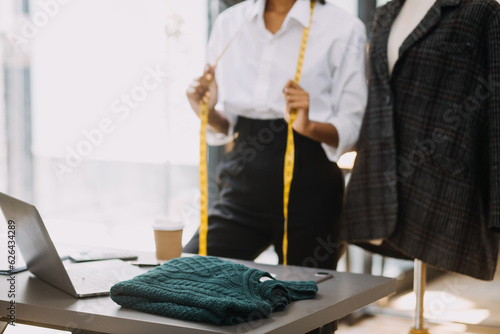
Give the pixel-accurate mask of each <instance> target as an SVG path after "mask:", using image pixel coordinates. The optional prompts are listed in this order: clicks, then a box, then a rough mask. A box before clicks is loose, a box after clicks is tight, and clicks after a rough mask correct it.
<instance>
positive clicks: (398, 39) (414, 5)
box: [387, 0, 436, 75]
mask: <svg viewBox="0 0 500 334" xmlns="http://www.w3.org/2000/svg"><path fill="white" fill-rule="evenodd" d="M435 2H436V0H406V2H405V4H404V6H403V8H402V9H401V11H400V12H399V14H398V16H397V17H396V20H394V23H393V24H392V28H391V33H390V35H389V41H388V43H387V60H388V62H389V64H388V65H389V75H391V74H392V69H393V68H394V65H395V64H396V61H397V60H398V58H399V48H400V47H401V45H402V44H403V42H404V41H405V40H406V38H407V37H408V35H410V34H411V33H412V31H413V30H415V28H416V27H417V26H418V24H419V23H420V21H422V19H423V18H424V17H425V15H426V14H427V12H428V11H429V9H431V7H432V6H433V5H434V3H435Z"/></svg>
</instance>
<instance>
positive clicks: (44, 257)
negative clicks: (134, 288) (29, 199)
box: [0, 193, 144, 298]
mask: <svg viewBox="0 0 500 334" xmlns="http://www.w3.org/2000/svg"><path fill="white" fill-rule="evenodd" d="M0 208H1V209H2V212H3V215H4V217H5V220H6V221H7V223H8V224H9V226H14V228H12V229H11V230H13V231H14V233H15V242H16V245H17V247H18V249H19V251H20V253H21V255H22V257H23V259H24V261H25V262H26V266H27V267H28V270H29V271H30V272H31V273H33V274H34V275H35V276H36V277H37V278H39V279H41V280H42V281H44V282H46V283H48V284H50V285H53V286H55V287H56V288H58V289H60V290H62V291H64V292H66V293H68V294H70V295H72V296H74V297H77V298H81V297H92V296H104V295H108V294H109V290H110V288H111V287H112V286H113V285H114V284H116V283H118V282H120V281H124V280H128V279H131V278H133V277H135V276H137V275H140V274H142V273H144V270H142V269H140V268H138V267H136V266H133V265H131V264H130V263H127V262H124V261H121V260H105V261H97V262H85V263H67V264H64V263H63V261H62V260H61V258H60V257H59V254H58V253H57V250H56V248H55V246H54V244H53V242H52V240H51V238H50V236H49V233H48V231H47V229H46V228H45V225H44V223H43V221H42V218H41V217H40V214H39V213H38V210H37V209H36V208H35V207H34V206H33V205H31V204H28V203H25V202H23V201H20V200H18V199H16V198H13V197H10V196H8V195H6V194H3V193H0ZM10 235H12V233H11V234H10ZM9 240H10V239H9Z"/></svg>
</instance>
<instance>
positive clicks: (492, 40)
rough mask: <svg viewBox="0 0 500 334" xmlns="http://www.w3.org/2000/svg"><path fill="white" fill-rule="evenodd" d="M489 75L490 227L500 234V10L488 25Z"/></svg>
mask: <svg viewBox="0 0 500 334" xmlns="http://www.w3.org/2000/svg"><path fill="white" fill-rule="evenodd" d="M487 41H488V75H489V82H490V84H491V85H492V86H493V87H491V88H492V91H493V94H492V96H491V98H490V99H489V100H488V103H487V113H488V123H489V124H488V125H489V127H488V129H489V130H488V131H489V134H488V137H489V138H488V139H489V156H490V159H489V160H490V168H489V177H490V182H489V184H490V194H489V195H490V196H489V197H490V198H489V201H490V202H489V227H490V228H491V229H492V230H493V231H496V232H500V10H497V12H496V14H494V15H493V17H492V19H491V20H490V22H489V25H488V36H487Z"/></svg>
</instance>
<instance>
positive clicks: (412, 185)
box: [341, 0, 500, 280]
mask: <svg viewBox="0 0 500 334" xmlns="http://www.w3.org/2000/svg"><path fill="white" fill-rule="evenodd" d="M499 54H500V4H499V3H498V2H497V1H494V0H484V1H475V0H437V1H431V0H406V1H404V0H393V1H390V2H389V3H387V4H386V5H384V6H381V7H379V8H378V9H377V11H376V13H375V20H374V24H373V28H372V39H371V42H370V79H369V102H368V107H367V111H366V113H365V116H364V118H363V125H362V129H361V133H360V138H359V141H358V145H357V148H356V150H357V152H358V155H357V158H356V162H355V165H354V168H353V171H352V176H351V179H350V181H349V185H348V188H347V190H346V199H345V210H344V220H343V226H342V229H341V240H345V241H348V242H350V243H354V244H357V245H360V246H362V247H363V248H365V249H367V250H370V251H373V252H376V253H379V254H382V255H386V256H390V257H396V258H404V259H419V260H421V261H422V262H423V263H426V264H429V265H432V266H435V267H438V268H441V269H444V270H448V271H453V272H458V273H462V274H465V275H468V276H471V277H475V278H478V279H483V280H491V279H493V276H494V273H495V270H496V265H497V258H498V251H499V241H500V172H499V171H500V133H499V132H500V117H499V116H498V115H500V94H499V92H500V59H499V57H498V55H499ZM373 240H381V241H382V242H381V243H380V244H379V245H377V244H372V243H371V241H373Z"/></svg>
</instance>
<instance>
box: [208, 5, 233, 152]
mask: <svg viewBox="0 0 500 334" xmlns="http://www.w3.org/2000/svg"><path fill="white" fill-rule="evenodd" d="M224 16H225V14H224V13H222V14H220V15H219V16H217V18H216V19H215V21H214V24H213V26H212V32H211V33H210V39H209V40H208V52H207V61H208V63H209V64H210V65H213V64H214V63H215V61H216V60H217V57H219V55H220V54H221V53H222V50H223V49H224V47H225V45H224V43H227V42H225V40H224V38H225V36H224V32H225V31H228V29H224ZM215 80H216V81H217V85H218V86H219V89H218V96H217V104H216V105H215V110H217V111H219V112H220V113H222V114H223V115H224V116H226V118H227V120H228V121H229V129H228V134H227V135H226V134H223V133H220V132H216V131H214V130H213V129H212V128H211V127H210V126H208V127H207V137H206V138H207V144H208V145H212V146H218V145H224V144H227V143H229V142H230V141H231V140H232V139H233V135H234V126H235V123H236V116H235V115H228V114H227V113H226V112H225V110H224V103H223V100H224V97H223V96H222V94H221V89H220V87H221V85H223V84H224V83H223V78H222V76H221V74H220V70H218V69H217V68H216V69H215Z"/></svg>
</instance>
